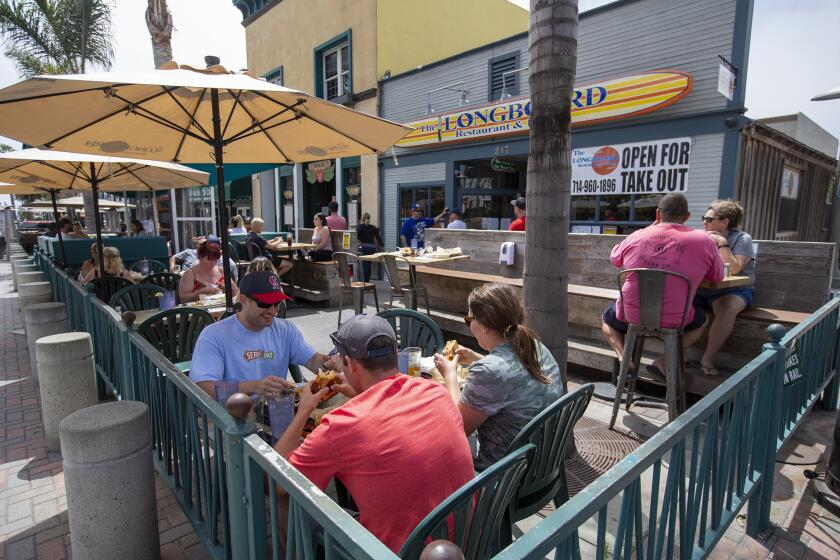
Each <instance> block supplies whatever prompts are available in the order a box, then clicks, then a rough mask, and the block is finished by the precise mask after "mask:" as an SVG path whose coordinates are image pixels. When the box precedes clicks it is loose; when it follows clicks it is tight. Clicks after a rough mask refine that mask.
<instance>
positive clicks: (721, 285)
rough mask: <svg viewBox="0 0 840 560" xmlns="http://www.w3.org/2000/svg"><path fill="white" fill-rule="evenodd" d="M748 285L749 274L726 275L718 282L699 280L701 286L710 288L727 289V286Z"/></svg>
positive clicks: (738, 286)
mask: <svg viewBox="0 0 840 560" xmlns="http://www.w3.org/2000/svg"><path fill="white" fill-rule="evenodd" d="M749 285H750V277H749V276H727V277H726V278H724V279H723V280H721V281H720V282H707V281H705V280H704V281H703V282H700V287H701V288H709V289H712V290H728V289H729V288H740V287H743V286H749Z"/></svg>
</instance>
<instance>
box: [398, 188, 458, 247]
mask: <svg viewBox="0 0 840 560" xmlns="http://www.w3.org/2000/svg"><path fill="white" fill-rule="evenodd" d="M399 201H400V208H399V212H400V223H399V227H398V228H397V246H399V244H400V236H399V231H400V230H401V229H402V225H403V223H404V222H405V221H406V220H407V219H408V218H410V217H411V208H412V207H413V206H414V205H415V204H418V205H420V207H421V208H422V209H423V217H424V218H434V217H435V216H437V215H438V214H440V213H441V212H443V210H444V208H446V199H445V196H444V192H443V185H419V186H411V187H400V191H399Z"/></svg>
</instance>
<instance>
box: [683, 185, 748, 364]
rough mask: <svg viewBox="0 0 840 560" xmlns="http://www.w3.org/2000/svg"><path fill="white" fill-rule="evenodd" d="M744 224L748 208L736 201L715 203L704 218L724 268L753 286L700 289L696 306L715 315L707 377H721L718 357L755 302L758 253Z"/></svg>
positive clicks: (707, 351)
mask: <svg viewBox="0 0 840 560" xmlns="http://www.w3.org/2000/svg"><path fill="white" fill-rule="evenodd" d="M743 220H744V208H743V207H742V206H741V205H740V204H739V203H738V202H735V201H734V200H715V201H714V202H712V203H711V204H710V205H709V209H708V210H706V213H705V214H704V215H703V227H704V228H705V230H706V233H707V234H709V236H711V238H712V239H713V240H714V242H715V243H716V244H717V248H718V252H719V254H720V258H721V259H722V260H723V263H724V265H729V273H730V275H732V276H739V275H740V276H747V277H749V279H750V285H749V286H742V287H738V288H728V289H725V290H712V289H709V288H700V289H699V290H697V295H696V296H694V303H695V305H699V306H701V307H703V308H704V309H709V310H711V311H712V312H713V317H712V323H711V325H709V334H708V337H707V338H708V340H707V342H706V349H705V350H704V351H703V356H702V357H701V358H700V367H701V368H703V373H705V374H706V375H717V374H718V373H719V372H718V370H717V369H716V368H715V355H716V354H717V353H718V350H720V348H721V346H723V343H724V342H726V339H728V338H729V335H730V334H732V328H733V327H734V326H735V319H736V318H737V317H738V314H739V313H741V312H742V311H743V310H744V309H746V308H747V307H749V305H750V302H752V297H753V286H754V285H755V259H756V253H755V247H754V246H753V240H752V237H751V236H750V234H749V233H747V232H745V231H741V230H740V229H738V228H739V226H740V225H741V222H743Z"/></svg>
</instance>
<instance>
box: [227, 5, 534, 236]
mask: <svg viewBox="0 0 840 560" xmlns="http://www.w3.org/2000/svg"><path fill="white" fill-rule="evenodd" d="M233 4H234V5H235V6H236V7H237V8H239V10H240V11H241V12H242V16H243V21H242V25H243V26H244V27H245V36H246V50H247V60H248V68H249V69H250V70H251V71H252V72H254V73H255V74H257V75H260V76H263V77H265V78H266V79H267V80H269V81H272V82H275V83H278V84H280V85H284V86H286V87H290V88H293V89H299V90H302V91H306V92H311V93H314V94H315V95H317V96H319V97H322V98H324V99H328V100H330V101H333V102H335V103H339V104H342V105H346V106H347V107H351V108H353V109H356V110H358V111H363V112H366V113H369V114H372V115H378V114H379V112H380V106H379V105H380V102H381V91H380V87H379V84H380V81H381V80H383V79H386V78H388V77H389V76H391V75H397V74H404V73H406V72H408V71H410V70H413V69H416V68H420V67H422V66H423V65H424V64H427V63H429V62H432V61H435V60H440V59H444V58H447V57H450V56H453V55H455V54H457V53H459V52H463V51H465V50H470V49H473V48H476V47H478V46H480V45H484V44H487V43H491V42H493V41H497V40H500V39H503V38H505V37H511V36H513V35H516V34H521V33H522V32H524V31H526V30H527V28H528V12H527V11H526V10H523V9H522V8H520V7H518V6H516V5H514V4H511V3H510V2H508V1H507V0H459V1H457V2H451V1H449V0H424V1H423V2H405V1H401V0H352V1H351V0H233ZM464 22H469V25H464ZM250 187H251V191H252V198H253V199H254V201H255V202H256V201H259V207H260V215H261V217H262V218H263V219H265V221H266V224H268V225H272V226H276V227H277V229H291V228H292V227H311V226H312V223H311V221H312V216H313V215H314V214H315V212H321V211H323V210H324V209H325V207H326V206H327V204H328V203H329V202H331V201H333V200H335V201H336V202H338V203H339V205H340V210H339V212H340V213H341V214H342V215H344V216H345V217H347V218H348V222H349V223H350V225H351V226H352V225H353V224H354V223H355V222H356V220H357V219H358V218H359V217H360V216H361V214H362V213H363V212H369V213H370V214H371V216H372V219H373V223H379V209H380V207H381V202H380V200H379V193H380V191H379V188H378V187H379V172H378V158H377V156H375V155H371V156H363V157H361V158H359V157H355V158H339V159H329V160H323V161H319V162H313V163H309V164H305V165H296V166H282V167H279V168H277V169H276V170H268V171H263V172H261V173H259V174H256V175H254V177H252V180H251V185H250ZM254 215H257V213H256V212H254Z"/></svg>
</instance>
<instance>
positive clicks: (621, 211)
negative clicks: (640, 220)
mask: <svg viewBox="0 0 840 560" xmlns="http://www.w3.org/2000/svg"><path fill="white" fill-rule="evenodd" d="M632 200H633V197H632V196H630V195H629V194H624V195H619V196H602V197H601V221H603V222H628V221H630V205H631V204H632Z"/></svg>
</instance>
